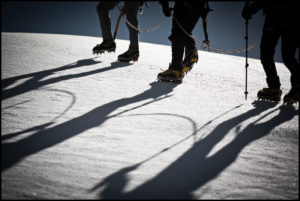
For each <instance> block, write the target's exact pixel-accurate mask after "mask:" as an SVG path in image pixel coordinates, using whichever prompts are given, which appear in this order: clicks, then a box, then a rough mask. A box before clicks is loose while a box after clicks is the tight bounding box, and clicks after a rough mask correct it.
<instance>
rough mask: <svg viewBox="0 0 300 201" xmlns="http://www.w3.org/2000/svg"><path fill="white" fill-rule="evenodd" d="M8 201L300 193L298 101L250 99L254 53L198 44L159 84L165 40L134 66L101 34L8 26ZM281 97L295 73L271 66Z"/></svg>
mask: <svg viewBox="0 0 300 201" xmlns="http://www.w3.org/2000/svg"><path fill="white" fill-rule="evenodd" d="M1 40H2V46H1V51H2V56H1V66H2V67H1V84H2V90H1V93H2V94H1V98H2V101H1V114H2V116H1V151H2V154H1V156H2V157H1V167H2V168H1V178H2V179H1V186H2V187H1V198H3V199H24V198H25V199H33V198H39V199H298V198H299V173H298V172H299V148H298V145H299V135H298V132H299V123H298V121H299V105H296V106H295V105H294V106H292V107H289V106H283V105H282V102H280V103H279V104H277V105H275V104H271V103H261V102H255V99H256V92H257V90H259V89H261V88H262V87H265V86H266V85H265V75H264V72H263V69H262V66H261V64H260V61H259V60H256V59H249V70H248V79H249V80H248V91H249V95H248V99H247V100H245V97H244V91H245V58H244V57H242V56H243V55H240V56H241V57H238V56H231V55H224V54H217V53H212V52H205V51H201V50H199V51H198V53H199V62H198V63H197V64H196V65H195V66H194V68H193V70H192V71H191V72H190V73H189V74H187V76H186V77H185V79H184V81H183V83H182V84H180V85H177V84H172V83H160V82H157V81H156V76H157V74H158V73H159V72H160V71H162V70H165V69H166V68H167V67H168V64H169V62H170V61H171V48H170V46H165V45H157V44H150V43H140V58H139V61H138V62H136V63H131V64H127V63H120V62H117V61H116V60H117V56H118V55H119V54H121V53H123V52H124V51H126V50H127V48H128V45H129V41H126V40H116V43H117V50H116V53H111V54H108V53H106V54H104V55H101V56H93V55H92V51H91V49H92V48H93V47H94V46H95V45H96V44H97V43H100V42H101V41H102V39H101V38H95V37H86V36H72V35H57V34H31V33H3V32H2V33H1ZM276 65H277V69H278V73H279V76H280V78H281V83H282V90H283V93H284V94H285V93H287V92H288V90H289V88H290V83H289V77H290V74H289V71H288V70H287V69H286V68H285V66H284V65H283V64H282V63H276Z"/></svg>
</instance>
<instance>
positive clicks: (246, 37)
mask: <svg viewBox="0 0 300 201" xmlns="http://www.w3.org/2000/svg"><path fill="white" fill-rule="evenodd" d="M248 4H249V1H246V6H248ZM245 24H246V36H245V40H246V66H245V68H246V69H245V70H246V84H245V92H244V93H245V100H247V95H248V91H247V88H248V66H249V64H248V18H247V19H246V22H245Z"/></svg>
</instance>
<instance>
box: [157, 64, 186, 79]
mask: <svg viewBox="0 0 300 201" xmlns="http://www.w3.org/2000/svg"><path fill="white" fill-rule="evenodd" d="M180 69H181V68H174V65H172V64H170V65H169V69H168V70H165V71H163V72H161V73H158V75H157V79H158V80H159V81H163V82H174V83H181V82H182V79H183V78H184V72H183V71H182V70H180Z"/></svg>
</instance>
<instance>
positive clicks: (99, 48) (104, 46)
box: [93, 40, 116, 54]
mask: <svg viewBox="0 0 300 201" xmlns="http://www.w3.org/2000/svg"><path fill="white" fill-rule="evenodd" d="M115 50H116V43H115V42H114V41H111V40H110V41H107V40H105V41H103V42H102V43H101V44H98V45H96V46H95V47H94V48H93V54H102V53H104V52H105V51H107V52H114V51H115Z"/></svg>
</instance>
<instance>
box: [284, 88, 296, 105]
mask: <svg viewBox="0 0 300 201" xmlns="http://www.w3.org/2000/svg"><path fill="white" fill-rule="evenodd" d="M297 102H298V103H299V85H297V86H293V87H292V88H291V90H290V91H289V93H287V94H286V95H285V96H284V97H283V103H284V104H288V105H293V104H294V103H297Z"/></svg>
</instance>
